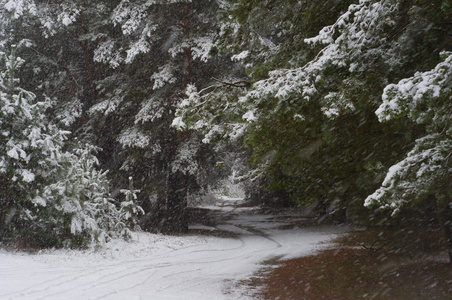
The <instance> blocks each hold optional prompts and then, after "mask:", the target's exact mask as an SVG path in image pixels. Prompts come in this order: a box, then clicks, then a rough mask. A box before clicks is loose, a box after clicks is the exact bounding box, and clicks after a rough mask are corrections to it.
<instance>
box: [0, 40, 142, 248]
mask: <svg viewBox="0 0 452 300" xmlns="http://www.w3.org/2000/svg"><path fill="white" fill-rule="evenodd" d="M15 52H16V47H13V49H12V51H11V54H9V55H7V54H5V53H2V54H1V57H2V65H3V66H2V69H1V73H0V182H1V185H0V223H1V228H2V229H1V232H0V239H2V240H3V239H21V240H24V242H25V243H27V244H35V245H38V246H68V247H79V246H85V245H87V244H89V243H91V242H94V241H95V242H99V243H102V242H104V241H106V240H107V239H108V238H109V237H112V236H119V235H121V236H127V234H128V231H127V230H128V229H127V226H126V222H129V220H128V219H126V218H123V214H122V213H121V212H120V210H118V209H117V208H116V206H115V204H114V203H113V200H112V199H111V198H110V196H109V195H110V193H109V181H108V179H107V177H106V172H102V171H99V170H97V169H96V166H97V164H98V161H97V158H96V157H95V155H94V153H93V152H94V151H95V150H96V149H95V147H93V146H90V145H85V146H83V147H80V146H79V147H76V148H74V149H73V150H71V151H68V150H66V148H67V147H68V145H67V143H65V141H66V140H67V137H68V136H69V134H70V132H68V131H64V130H61V129H60V128H58V127H57V126H56V125H54V124H52V123H51V122H49V121H48V119H47V117H46V115H45V112H46V110H47V109H48V108H49V107H51V101H50V100H49V99H48V98H45V99H44V100H43V101H38V100H37V97H36V95H35V94H33V93H32V92H29V91H26V90H24V89H22V88H20V87H19V79H17V78H16V76H15V73H16V72H17V71H18V69H19V68H20V66H21V65H22V64H23V60H22V59H20V58H19V57H17V56H16V54H15ZM134 192H135V191H132V192H131V193H132V194H133V193H134Z"/></svg>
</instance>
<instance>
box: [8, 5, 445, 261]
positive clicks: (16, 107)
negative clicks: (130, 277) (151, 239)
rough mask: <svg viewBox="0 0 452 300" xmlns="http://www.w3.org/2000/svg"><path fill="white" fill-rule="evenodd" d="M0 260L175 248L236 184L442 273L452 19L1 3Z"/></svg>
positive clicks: (363, 11) (331, 8) (423, 14)
mask: <svg viewBox="0 0 452 300" xmlns="http://www.w3.org/2000/svg"><path fill="white" fill-rule="evenodd" d="M0 57H1V59H0V241H1V242H2V243H8V242H14V241H16V242H17V241H20V244H22V245H25V246H33V247H40V248H48V247H66V248H83V247H86V246H88V245H90V244H93V243H100V244H102V243H105V242H106V241H108V240H110V239H111V238H115V237H124V238H127V236H129V235H130V234H131V232H133V231H134V230H144V231H150V232H162V233H168V234H173V233H181V232H186V231H187V230H188V222H189V219H190V218H191V215H190V214H191V210H190V207H191V206H193V205H194V204H195V203H196V202H197V201H199V199H200V198H201V197H202V196H203V195H205V194H208V193H209V192H210V191H212V190H214V189H221V188H225V185H227V184H230V183H231V182H234V183H235V184H240V185H241V186H242V187H243V189H244V191H245V194H246V199H248V200H249V201H251V202H252V203H255V204H256V205H265V206H269V207H275V208H278V207H286V206H299V207H315V214H317V215H318V216H320V217H322V218H327V219H329V220H330V222H333V223H351V224H355V225H358V226H362V227H364V228H369V230H370V229H372V228H392V229H394V228H395V229H397V230H400V231H402V230H406V229H408V230H409V229H411V228H417V229H422V230H426V231H427V230H430V229H432V230H437V231H438V232H440V233H441V234H440V235H439V237H438V238H439V239H440V240H441V244H442V245H443V247H444V249H445V250H447V252H448V255H449V258H450V260H451V261H452V231H451V230H452V207H451V206H452V199H451V197H452V196H451V195H452V158H451V157H452V1H451V0H135V1H130V0H96V1H94V0H76V1H68V0H46V1H43V0H0Z"/></svg>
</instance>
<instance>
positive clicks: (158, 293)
mask: <svg viewBox="0 0 452 300" xmlns="http://www.w3.org/2000/svg"><path fill="white" fill-rule="evenodd" d="M238 202H240V200H238V199H228V198H223V199H221V200H219V203H218V204H217V205H214V206H210V207H208V208H209V209H211V210H213V211H214V214H216V216H217V217H223V221H221V222H220V223H218V224H217V225H215V226H212V227H209V226H205V225H201V224H199V225H193V226H191V228H192V229H198V230H203V231H217V232H219V231H227V232H230V233H232V235H231V236H233V237H231V238H220V237H214V236H209V235H187V236H163V235H156V234H149V233H136V234H135V235H134V238H133V241H132V242H125V241H121V240H115V241H112V242H110V243H108V244H107V245H106V246H105V247H103V248H101V249H97V250H94V249H91V250H85V251H73V250H46V251H41V252H40V253H37V254H26V253H22V252H13V253H12V252H7V251H4V250H2V251H0V299H4V300H16V299H17V300H18V299H21V300H33V299H36V300H37V299H43V300H51V299H65V300H70V299H77V300H82V299H83V300H88V299H96V300H97V299H118V300H119V299H121V300H122V299H127V300H135V299H137V300H138V299H197V300H198V299H249V298H250V296H249V293H247V291H246V286H244V285H243V284H240V281H241V280H244V279H247V278H249V277H250V276H252V275H253V273H255V272H257V271H258V270H259V269H260V268H262V267H263V265H262V263H263V262H264V261H266V260H268V259H272V258H275V257H278V258H279V257H283V258H291V257H297V256H302V255H307V254H310V253H312V252H313V251H315V250H317V249H319V248H320V247H326V246H327V243H325V242H327V241H328V240H330V239H331V238H332V237H333V236H334V235H336V234H338V233H340V231H342V230H341V229H340V228H339V229H338V228H333V227H317V228H294V229H286V230H285V229H281V227H283V226H284V225H287V223H288V222H293V221H294V219H293V216H290V215H287V216H284V215H278V216H277V217H276V216H273V215H264V214H260V213H258V211H257V210H256V209H253V208H238V207H237V205H236V204H237V203H238ZM205 208H206V207H205Z"/></svg>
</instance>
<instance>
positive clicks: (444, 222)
mask: <svg viewBox="0 0 452 300" xmlns="http://www.w3.org/2000/svg"><path fill="white" fill-rule="evenodd" d="M450 200H451V199H450V197H449V196H447V195H446V203H445V204H444V206H443V207H441V208H440V207H438V205H436V212H437V218H438V223H439V225H440V227H441V231H442V233H443V237H444V242H445V244H446V251H447V254H448V255H449V263H451V264H452V230H451V225H452V223H451V221H452V220H451V216H452V211H451V208H450V202H451V201H450Z"/></svg>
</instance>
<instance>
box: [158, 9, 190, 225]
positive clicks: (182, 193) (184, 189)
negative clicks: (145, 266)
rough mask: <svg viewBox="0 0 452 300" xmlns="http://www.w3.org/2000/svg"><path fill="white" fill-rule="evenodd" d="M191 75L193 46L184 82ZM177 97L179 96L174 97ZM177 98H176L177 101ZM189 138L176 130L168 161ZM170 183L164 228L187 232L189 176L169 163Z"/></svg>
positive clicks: (187, 15)
mask: <svg viewBox="0 0 452 300" xmlns="http://www.w3.org/2000/svg"><path fill="white" fill-rule="evenodd" d="M183 26H184V38H185V39H186V40H187V42H188V40H189V38H190V30H191V29H190V3H188V2H187V3H185V4H184V20H183ZM190 77H191V47H190V46H187V47H186V48H185V49H184V66H183V84H184V86H186V85H187V84H189V83H190ZM174 99H177V97H174ZM176 101H177V100H174V102H176ZM188 138H189V134H188V131H183V132H182V131H176V132H175V135H174V139H173V140H172V141H170V146H169V148H170V153H169V159H168V162H172V161H174V160H175V159H176V158H177V149H178V148H179V147H180V146H181V145H182V144H183V143H185V142H186V141H187V140H188ZM167 168H168V173H169V175H168V183H167V188H168V189H167V191H168V192H167V201H166V206H167V207H166V221H165V223H164V226H163V228H162V230H163V231H165V232H187V231H188V217H187V194H188V183H189V176H190V175H188V174H184V173H183V172H181V171H179V170H175V171H173V170H172V168H171V163H169V164H168V166H167Z"/></svg>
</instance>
